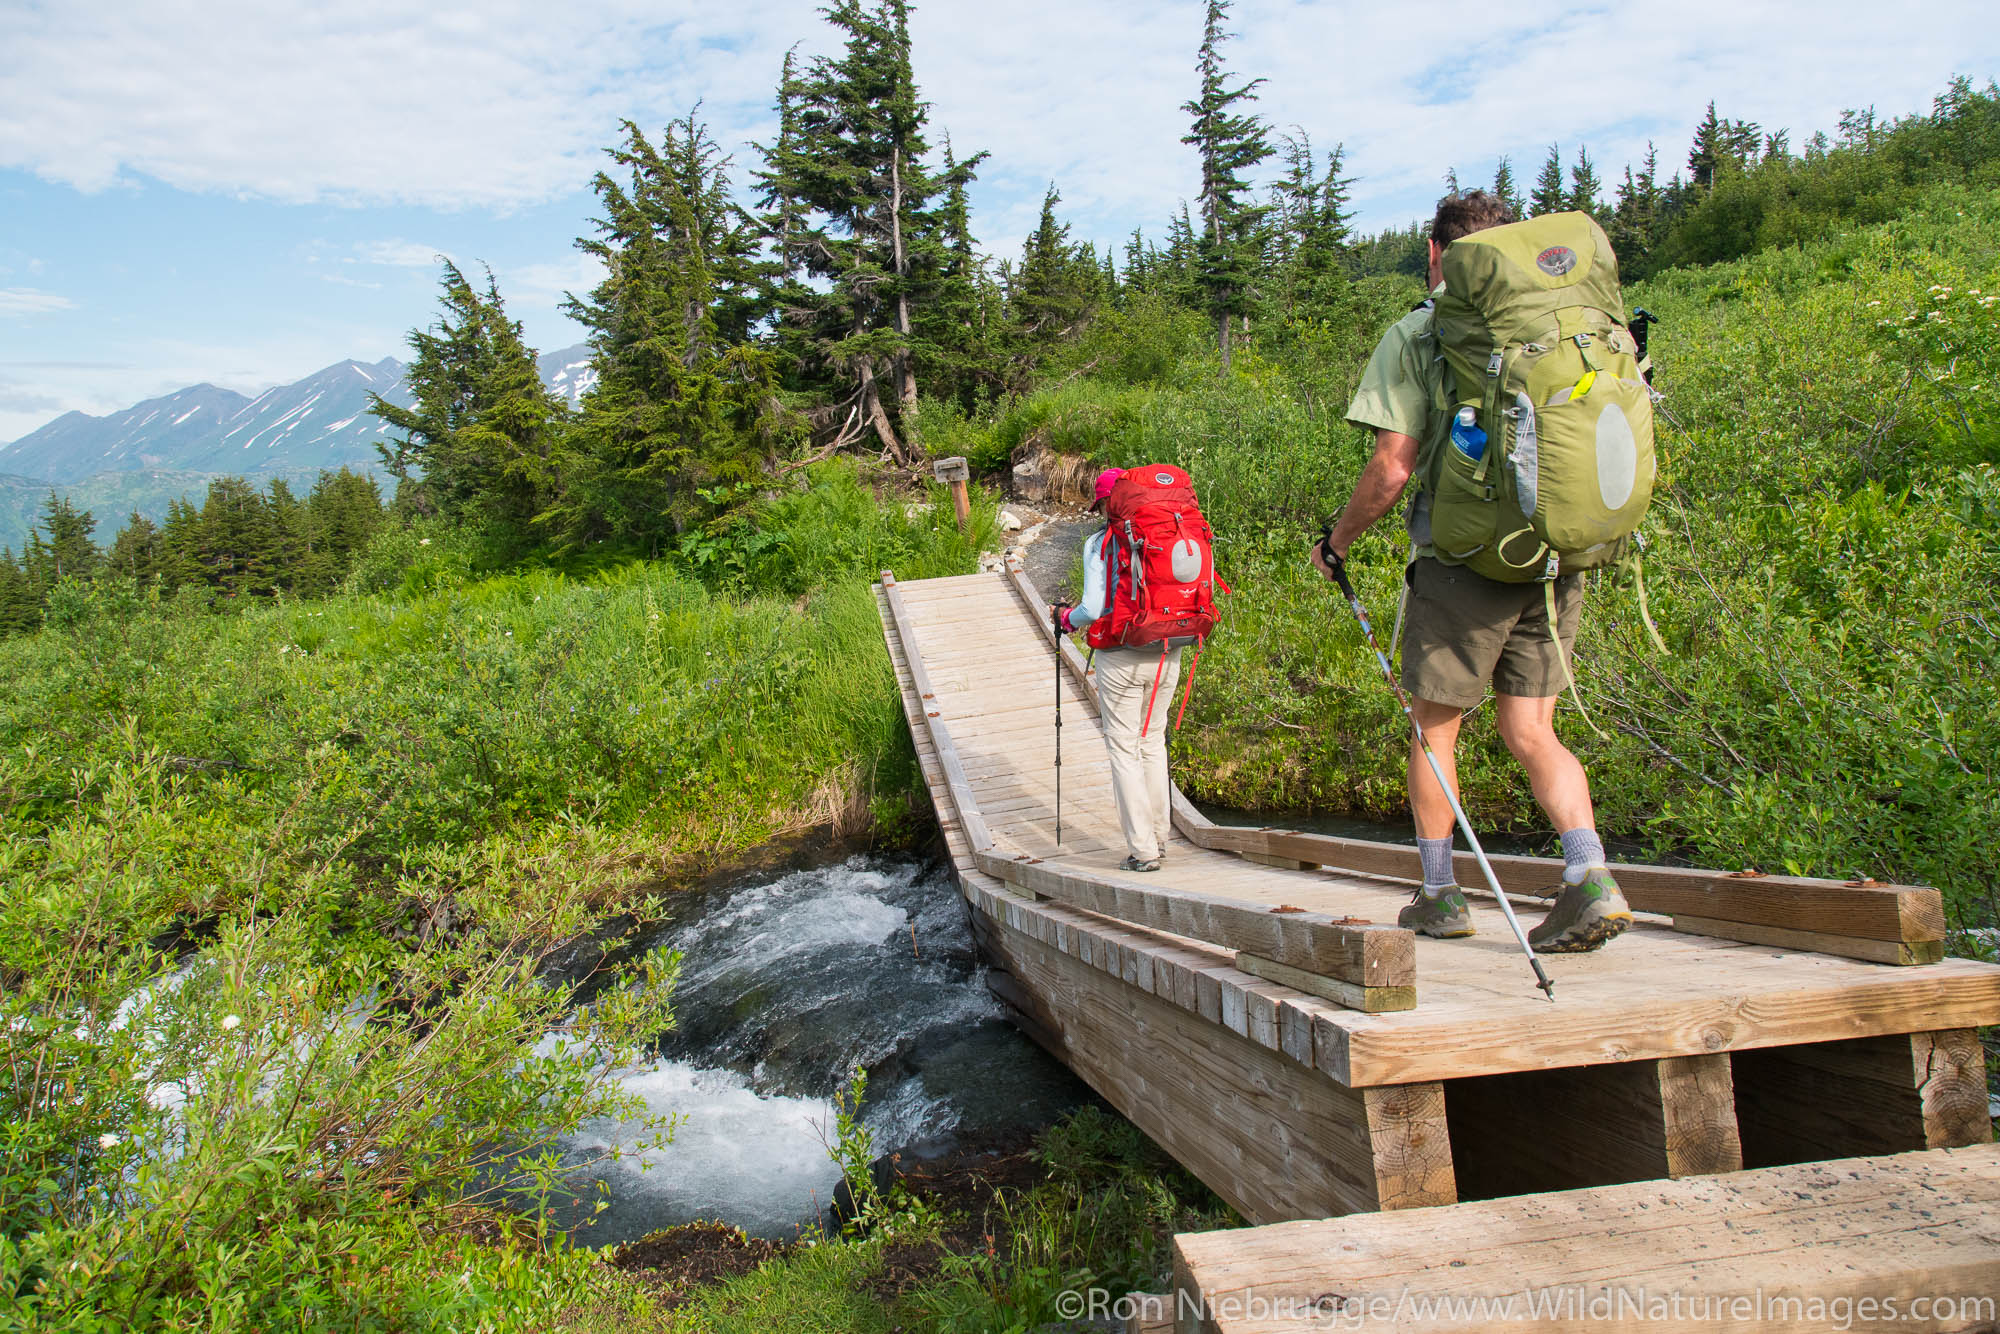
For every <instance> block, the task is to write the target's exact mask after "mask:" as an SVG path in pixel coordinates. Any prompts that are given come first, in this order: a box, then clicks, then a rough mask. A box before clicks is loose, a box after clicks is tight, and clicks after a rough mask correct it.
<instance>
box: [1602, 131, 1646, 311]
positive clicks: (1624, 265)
mask: <svg viewBox="0 0 2000 1334" xmlns="http://www.w3.org/2000/svg"><path fill="white" fill-rule="evenodd" d="M1658 173H1659V153H1658V151H1657V150H1655V149H1654V147H1653V145H1652V143H1651V142H1648V143H1647V144H1646V157H1645V160H1644V162H1643V163H1642V164H1641V166H1640V169H1639V172H1638V174H1637V175H1634V174H1633V172H1632V168H1631V167H1629V166H1628V167H1626V168H1625V180H1624V182H1623V183H1622V184H1621V185H1619V187H1618V202H1617V204H1616V205H1615V206H1614V207H1613V209H1612V210H1611V216H1610V218H1608V219H1607V220H1606V221H1605V224H1604V226H1605V231H1606V233H1607V234H1608V235H1609V236H1610V238H1611V248H1612V250H1613V251H1615V252H1616V253H1617V255H1618V270H1619V272H1620V273H1622V274H1624V275H1625V276H1626V277H1628V278H1631V277H1643V276H1644V275H1645V274H1647V273H1648V272H1650V269H1651V259H1652V252H1653V246H1654V244H1655V242H1656V241H1657V240H1658V238H1659V230H1660V184H1659V174H1658Z"/></svg>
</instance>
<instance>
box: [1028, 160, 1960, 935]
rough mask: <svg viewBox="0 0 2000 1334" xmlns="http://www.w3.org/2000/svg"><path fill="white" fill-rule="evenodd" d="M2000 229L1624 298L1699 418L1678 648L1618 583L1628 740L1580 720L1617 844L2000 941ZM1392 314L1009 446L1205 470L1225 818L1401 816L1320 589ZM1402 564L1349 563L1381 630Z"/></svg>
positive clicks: (1371, 704) (1720, 275)
mask: <svg viewBox="0 0 2000 1334" xmlns="http://www.w3.org/2000/svg"><path fill="white" fill-rule="evenodd" d="M1996 229H2000V202H1996V199H1995V197H1994V196H1992V195H1991V194H1990V193H1985V194H1980V193H1975V192H1963V191H1943V192H1939V193H1937V194H1935V195H1934V196H1932V198H1931V200H1930V202H1929V204H1928V205H1927V207H1926V208H1925V209H1923V210H1922V211H1920V212H1918V213H1915V214H1912V215H1911V216H1909V217H1908V218H1906V219H1904V220H1902V221H1899V222H1896V223H1893V224H1889V225H1887V226H1883V227H1879V228H1875V229H1871V230H1862V231H1856V232H1854V233H1851V234H1847V235H1842V236H1836V237H1833V238H1830V239H1829V240H1827V241H1825V242H1822V243H1820V244H1817V245H1813V246H1809V247H1805V248H1803V249H1796V250H1787V251H1780V252H1774V253H1771V254H1768V255H1764V256H1760V257H1757V258H1755V259H1751V260H1746V261H1742V262H1739V263H1735V264H1729V265H1722V266H1718V267H1716V268H1714V269H1709V270H1702V271H1698V272H1692V273H1670V274H1668V275H1666V276H1664V277H1662V278H1661V279H1659V280H1657V281H1655V282H1653V283H1651V284H1647V285H1644V286H1638V287H1635V288H1633V289H1632V290H1630V291H1629V292H1628V293H1627V299H1628V302H1629V303H1630V304H1634V305H1645V306H1646V307H1648V308H1649V309H1651V310H1654V311H1656V312H1657V313H1658V314H1659V315H1660V316H1661V323H1660V324H1659V325H1658V326H1656V329H1655V334H1654V352H1655V357H1656V360H1657V361H1658V362H1659V363H1660V367H1661V369H1660V373H1659V377H1658V382H1659V385H1660V386H1661V387H1662V388H1663V389H1664V390H1665V391H1666V394H1667V398H1666V401H1665V406H1666V409H1667V411H1668V412H1669V413H1670V414H1671V417H1670V418H1663V420H1662V423H1661V428H1660V447H1661V451H1662V458H1663V475H1662V486H1661V490H1660V493H1659V497H1658V500H1657V502H1656V508H1655V510H1654V513H1653V515H1652V516H1651V518H1650V519H1649V520H1648V523H1647V528H1646V532H1647V534H1648V536H1649V537H1650V539H1651V542H1652V549H1651V553H1650V555H1649V556H1648V558H1647V561H1646V578H1647V583H1648V585H1649V592H1650V595H1651V602H1652V607H1653V610H1654V612H1655V614H1656V616H1657V617H1658V619H1659V623H1660V625H1661V628H1662V629H1663V631H1664V632H1665V634H1666V636H1667V640H1668V643H1669V645H1670V646H1671V648H1672V650H1673V652H1672V655H1671V656H1665V657H1663V656H1660V655H1658V654H1657V653H1655V652H1654V651H1653V650H1652V648H1651V647H1650V644H1649V643H1648V641H1647V639H1646V637H1645V636H1644V634H1643V631H1642V628H1641V626H1640V623H1639V616H1638V608H1637V603H1636V598H1635V593H1634V590H1633V588H1632V587H1631V586H1629V584H1625V583H1621V582H1620V581H1619V580H1617V579H1615V578H1608V577H1600V578H1597V579H1595V580H1594V582H1593V587H1592V590H1591V594H1590V600H1589V603H1588V607H1587V611H1586V615H1585V622H1584V631H1583V635H1582V639H1581V641H1580V644H1579V648H1578V664H1577V666H1578V673H1577V674H1578V679H1579V682H1580V687H1581V694H1582V696H1583V698H1584V701H1585V703H1586V704H1587V705H1588V707H1589V709H1590V711H1591V713H1592V714H1593V715H1594V716H1595V717H1596V719H1597V720H1598V722H1599V724H1600V725H1601V726H1602V727H1603V728H1604V729H1605V732H1606V733H1607V737H1606V738H1605V739H1599V738H1598V737H1597V736H1596V735H1595V734H1593V732H1592V731H1591V729H1590V728H1589V727H1587V726H1586V725H1585V724H1584V723H1583V722H1582V720H1581V719H1580V717H1579V715H1578V713H1577V712H1576V710H1574V709H1573V708H1571V707H1569V706H1568V705H1565V706H1564V707H1563V709H1562V710H1561V711H1560V713H1559V715H1558V716H1559V719H1560V720H1561V721H1560V725H1561V727H1562V730H1563V733H1564V735H1565V737H1566V738H1567V739H1568V741H1569V742H1570V744H1571V745H1572V746H1573V747H1574V748H1575V749H1576V750H1577V751H1578V753H1579V754H1580V755H1581V756H1582V757H1583V758H1584V760H1585V762H1586V764H1587V765H1588V767H1589V769H1590V772H1591V775H1592V781H1593V789H1594V793H1595V796H1596V798H1597V802H1598V806H1599V816H1600V823H1602V824H1603V825H1604V826H1605V827H1607V828H1608V829H1609V830H1611V831H1614V832H1616V833H1618V834H1621V835H1623V836H1626V837H1629V838H1638V839H1640V840H1642V841H1645V842H1647V843H1649V844H1651V845H1652V846H1653V847H1654V849H1655V850H1657V851H1660V852H1666V851H1670V850H1671V851H1678V852H1682V853H1687V854H1691V855H1694V856H1696V857H1699V858H1701V859H1703V860H1705V861H1708V862H1710V863H1714V864H1720V865H1726V866H1740V865H1745V864H1755V865H1759V866H1763V867H1765V868H1767V869H1770V870H1786V871H1793V872H1797V873H1802V874H1815V875H1831V876H1835V877H1839V878H1850V877H1856V876H1862V875H1868V876H1873V877H1875V878H1877V879H1880V880H1885V881H1915V882H1919V883H1927V884H1934V885H1937V886H1939V887H1940V888H1941V889H1942V890H1943V891H1944V892H1945V896H1946V901H1947V904H1948V905H1949V912H1950V916H1951V920H1952V922H1953V924H1954V925H1955V926H1956V927H1958V928H1961V930H1963V929H1964V928H1970V927H1976V926H1982V925H1983V926H1991V925H1993V923H1994V921H1995V911H1996V906H1997V905H2000V871H1996V867H2000V861H1996V859H1994V858H1992V857H1991V856H1989V855H1987V852H1986V849H1987V846H1988V837H1989V836H1988V834H1987V833H1986V832H1984V831H1990V830H1991V829H1993V828H1994V827H1996V825H2000V782H1996V776H1995V773H1994V769H1993V761H1992V756H1993V755H1994V754H1995V753H1996V748H2000V694H1996V690H2000V671H1996V668H2000V603H1996V595H1995V592H1994V573H1995V571H1996V570H1997V569H2000V479H1996V475H1995V472H1994V465H1995V463H1996V462H2000V352H1996V349H2000V301H1996V300H1995V296H1996V294H2000V263H1996V252H1995V241H1994V239H1993V238H1994V237H1995V235H1996V234H2000V233H1997V232H1996ZM1401 295H1403V296H1408V297H1409V298H1410V299H1412V300H1414V298H1415V297H1416V296H1417V295H1418V293H1416V292H1415V290H1414V288H1412V289H1409V290H1407V291H1405V292H1403V293H1401ZM1396 296H1397V294H1396V293H1394V292H1391V291H1390V290H1389V289H1387V288H1380V287H1378V288H1377V289H1374V290H1373V293H1372V296H1371V297H1370V299H1369V300H1368V301H1366V302H1361V301H1357V303H1356V305H1355V306H1354V307H1353V308H1352V309H1350V310H1348V311H1347V312H1345V314H1344V316H1343V319H1341V320H1335V321H1328V322H1321V323H1318V324H1314V325H1308V326H1304V327H1301V326H1299V325H1298V324H1296V323H1280V324H1277V325H1266V326H1265V327H1264V328H1262V329H1260V330H1258V331H1257V332H1256V343H1255V349H1254V351H1253V354H1251V355H1247V356H1244V357H1242V358H1240V359H1239V365H1240V366H1241V367H1242V369H1241V370H1240V371H1239V372H1238V373H1236V374H1234V375H1232V376H1231V377H1228V378H1227V379H1225V378H1223V377H1222V376H1221V375H1220V373H1219V370H1218V369H1217V368H1216V366H1215V365H1214V362H1213V359H1212V358H1209V357H1207V356H1206V355H1205V354H1204V355H1201V356H1198V357H1191V358H1189V359H1188V360H1187V361H1185V362H1184V363H1183V364H1182V365H1181V366H1180V367H1179V368H1177V369H1175V370H1173V371H1171V372H1163V373H1161V374H1159V375H1157V376H1155V377H1153V378H1152V379H1150V380H1148V381H1146V382H1144V383H1137V384H1134V383H1128V382H1125V381H1122V380H1120V379H1117V378H1116V377H1114V378H1112V379H1110V380H1101V379H1098V378H1095V377H1086V378H1078V379H1076V380H1073V381H1070V382H1068V383H1064V384H1061V385H1059V386H1056V387H1054V388H1051V389H1049V390H1047V391H1045V392H1044V393H1041V394H1039V395H1036V396H1034V397H1032V398H1030V399H1028V400H1027V401H1025V402H1022V403H1020V404H1017V405H1015V406H1013V407H1012V408H1011V409H1010V410H1009V411H1008V412H1006V413H1004V414H1003V415H1001V416H1000V417H999V419H998V420H997V422H996V425H995V427H994V430H995V434H996V437H997V438H999V439H1001V440H1005V441H1014V442H1024V441H1030V440H1033V441H1036V442H1040V443H1046V444H1047V445H1049V446H1050V447H1052V448H1056V449H1061V450H1070V451H1075V452H1080V453H1084V454H1088V455H1089V456H1091V457H1092V458H1093V459H1094V460H1096V461H1098V462H1101V463H1105V464H1118V465H1128V466H1129V465H1131V464H1136V463H1140V462H1147V461H1155V460H1161V461H1169V462H1173V463H1177V464H1180V465H1181V466H1183V467H1186V468H1187V469H1188V470H1189V471H1190V472H1191V473H1192V474H1193V475H1194V477H1195V479H1196V483H1197V485H1198V487H1199V488H1200V491H1201V495H1202V501H1203V506H1204V508H1205V510H1206V511H1207V512H1208V514H1209V515H1210V517H1211V519H1212V520H1213V521H1214V523H1215V526H1216V528H1217V530H1218V542H1217V564H1218V568H1219V569H1220V571H1221V573H1222V575H1223V577H1224V578H1225V579H1228V580H1229V581H1230V582H1231V583H1232V584H1234V585H1235V587H1236V590H1237V591H1236V594H1235V595H1234V596H1233V597H1231V598H1229V599H1228V600H1227V603H1226V607H1227V611H1226V621H1225V628H1224V630H1223V631H1222V632H1221V633H1219V634H1218V635H1217V637H1216V640H1215V642H1214V644H1213V645H1211V647H1210V649H1209V651H1208V653H1207V654H1206V655H1205V657H1204V659H1203V662H1202V664H1201V669H1200V675H1201V680H1200V683H1199V684H1198V685H1197V687H1196V690H1195V703H1194V704H1193V706H1192V707H1191V709H1190V713H1189V726H1188V728H1187V730H1186V731H1185V732H1184V733H1183V734H1181V735H1180V736H1178V737H1177V738H1176V740H1175V743H1174V744H1175V750H1176V756H1177V765H1178V769H1179V772H1180V773H1181V775H1182V776H1183V779H1184V781H1187V782H1189V783H1190V784H1191V785H1192V786H1193V787H1194V788H1195V789H1197V790H1198V791H1199V792H1201V793H1202V794H1203V795H1205V796H1207V797H1210V798H1213V799H1215V800H1218V801H1222V802H1226V803H1231V804H1236V805H1241V806H1247V807H1258V808H1289V809H1312V808H1326V809H1337V810H1347V811H1354V812H1359V813H1365V814H1369V815H1373V816H1378V817H1383V818H1400V817H1401V815H1402V812H1403V811H1404V810H1405V809H1406V806H1405V795H1404V789H1403V775H1402V770H1403V754H1404V749H1403V728H1404V724H1403V722H1402V719H1401V715H1400V712H1399V711H1398V710H1397V708H1396V706H1395V704H1394V702H1393V700H1392V699H1391V697H1390V696H1389V694H1388V692H1387V691H1386V689H1385V688H1384V687H1383V686H1382V685H1381V683H1380V681H1379V679H1378V678H1377V677H1376V675H1375V668H1374V665H1373V662H1372V659H1371V658H1370V657H1369V656H1368V655H1367V653H1366V650H1365V648H1364V646H1363V645H1362V643H1361V641H1360V637H1359V632H1358V630H1357V629H1356V628H1355V626H1354V625H1353V624H1352V619H1351V617H1350V616H1349V615H1348V613H1347V610H1346V608H1345V606H1344V605H1343V604H1342V603H1341V602H1340V600H1339V599H1338V598H1337V597H1336V596H1335V595H1334V594H1333V593H1332V591H1331V590H1330V589H1329V588H1328V587H1327V586H1326V585H1325V584H1324V582H1323V581H1321V580H1320V579H1319V578H1318V576H1317V575H1316V574H1315V573H1314V572H1313V571H1312V570H1311V569H1310V568H1309V566H1308V565H1307V551H1308V548H1309V546H1310V544H1311V542H1312V541H1313V539H1314V537H1315V535H1316V532H1317V528H1318V525H1319V523H1320V522H1321V521H1322V520H1323V519H1325V518H1326V517H1328V516H1330V515H1331V514H1332V513H1333V512H1334V511H1335V510H1336V509H1337V508H1338V507H1339V506H1340V504H1341V503H1342V502H1343V501H1344V500H1345V498H1346V496H1347V494H1348V491H1349V489H1350V488H1351V486H1352V484H1353V482H1354V479H1355V477H1356V476H1357V475H1358V474H1359V472H1360V469H1361V467H1362V465H1363V464H1364V463H1365V461H1366V459H1367V456H1368V452H1369V449H1370V446H1371V442H1370V440H1369V439H1368V437H1367V436H1366V435H1365V434H1364V433H1363V432H1361V431H1358V430H1355V429H1354V428H1352V427H1349V426H1347V425H1345V423H1344V422H1343V421H1341V419H1340V418H1341V415H1342V413H1343V412H1344V410H1345V406H1346V400H1347V397H1348V395H1349V394H1350V393H1351V390H1352V386H1353V383H1354V382H1355V380H1356V379H1358V375H1359V370H1360V367H1361V364H1362V362H1363V360H1364V359H1365V357H1366V355H1367V353H1368V351H1369V349H1370V348H1372V346H1373V343H1374V339H1375V336H1376V335H1377V333H1379V331H1380V329H1381V328H1382V327H1383V326H1384V325H1386V324H1387V323H1388V321H1389V320H1390V319H1392V318H1394V317H1395V316H1396V315H1397V314H1400V313H1401V309H1402V308H1403V307H1402V305H1401V303H1400V301H1399V300H1397V299H1396ZM1404 556H1405V543H1404V538H1403V535H1402V525H1401V521H1400V516H1397V517H1394V518H1390V519H1385V520H1384V521H1383V522H1382V523H1381V524H1380V525H1378V527H1377V529H1376V531H1375V532H1374V533H1372V534H1371V535H1370V536H1368V537H1367V538H1366V539H1364V540H1363V541H1362V542H1361V543H1359V544H1358V545H1357V547H1356V549H1355V552H1354V554H1353V557H1352V562H1353V568H1354V571H1355V574H1356V582H1357V585H1358V586H1359V588H1360V589H1361V591H1362V593H1363V595H1364V596H1365V597H1366V598H1367V600H1368V601H1369V602H1370V604H1371V605H1372V606H1373V607H1374V609H1375V614H1376V619H1377V622H1378V625H1380V626H1381V627H1382V628H1383V629H1384V630H1387V629H1388V627H1389V626H1390V625H1391V624H1393V622H1394V619H1395V608H1396V606H1397V603H1398V598H1399V593H1400V586H1401V574H1402V567H1403V561H1404ZM1476 717H1477V715H1476V714H1475V719H1476ZM1461 773H1462V779H1463V782H1464V786H1465V792H1466V797H1467V804H1468V807H1469V808H1470V810H1471V811H1472V813H1473V815H1474V817H1475V818H1476V819H1478V820H1480V821H1481V822H1482V823H1485V824H1489V825H1499V826H1503V827H1507V828H1510V829H1512V830H1515V831H1518V832H1524V833H1529V834H1532V833H1534V832H1536V831H1538V830H1539V831H1541V832H1543V833H1547V832H1549V831H1546V830H1545V829H1543V827H1542V816H1541V814H1540V812H1539V811H1538V810H1537V808H1536V807H1535V806H1534V804H1533V802H1532V800H1531V798H1530V796H1529V793H1528V790H1527V786H1526V784H1525V783H1524V782H1523V781H1522V779H1521V776H1520V773H1519V770H1518V768H1517V767H1516V766H1515V765H1514V764H1513V762H1512V760H1511V758H1509V757H1508V756H1507V755H1506V753H1505V751H1504V749H1503V748H1502V747H1501V746H1500V745H1499V743H1498V740H1497V738H1496V737H1495V736H1494V734H1493V733H1492V731H1491V730H1490V729H1487V728H1484V727H1481V726H1478V725H1477V724H1476V722H1475V725H1474V726H1472V727H1471V728H1469V729H1468V737H1467V745H1466V749H1465V753H1464V754H1463V756H1462V764H1461ZM1957 947H1958V948H1960V949H1962V950H1968V951H1977V950H1979V949H1981V948H1984V947H1983V946H1982V945H1981V944H1980V942H1979V940H1978V939H1977V938H1976V937H1971V936H1965V935H1961V936H1959V938H1958V941H1957Z"/></svg>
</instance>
